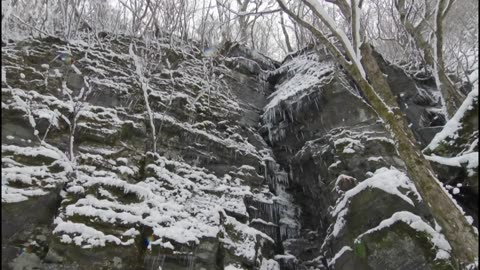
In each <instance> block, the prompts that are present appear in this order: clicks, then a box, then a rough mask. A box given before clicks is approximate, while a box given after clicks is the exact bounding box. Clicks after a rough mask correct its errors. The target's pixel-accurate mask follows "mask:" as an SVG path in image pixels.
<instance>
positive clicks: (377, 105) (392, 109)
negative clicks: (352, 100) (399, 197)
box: [277, 0, 478, 266]
mask: <svg viewBox="0 0 480 270" xmlns="http://www.w3.org/2000/svg"><path fill="white" fill-rule="evenodd" d="M302 2H303V3H305V4H306V5H307V6H309V8H310V9H311V10H312V11H314V14H315V15H317V17H318V18H319V19H321V20H322V22H323V23H325V24H326V25H327V26H328V27H329V29H330V30H331V32H332V34H333V35H334V36H335V37H337V38H338V39H339V41H340V43H341V44H340V45H342V47H343V48H344V49H345V50H346V52H345V53H346V54H347V56H348V59H349V60H347V58H346V56H345V55H344V53H343V52H341V51H340V50H339V48H338V47H337V46H336V45H334V44H333V43H332V41H331V40H329V39H328V37H327V36H326V35H325V34H324V33H323V32H322V31H320V30H318V29H317V28H315V26H313V25H312V24H310V23H308V22H306V21H305V20H303V19H302V18H300V17H299V16H298V15H297V14H295V13H294V12H292V11H291V10H290V9H288V8H287V6H286V3H285V2H284V0H277V3H278V4H279V6H280V7H281V8H282V10H283V11H284V12H285V13H287V14H288V15H289V16H290V17H291V18H293V19H294V20H295V21H297V22H298V23H299V24H300V25H301V26H303V27H305V28H306V29H308V30H309V31H310V32H312V34H314V35H315V36H316V37H317V38H318V39H319V40H320V42H321V43H323V44H324V45H325V46H326V48H327V49H328V51H329V52H330V53H331V54H332V55H333V56H334V57H335V59H336V60H337V61H338V62H339V63H340V64H341V65H342V66H343V67H344V69H345V70H346V71H347V73H348V74H349V75H350V76H351V77H352V78H353V80H354V81H355V82H356V84H357V85H358V86H359V87H360V89H361V90H362V91H363V93H364V94H365V97H366V99H367V101H368V102H369V103H370V105H371V106H372V108H373V109H374V110H375V111H376V112H377V114H378V116H379V117H380V118H381V119H382V120H383V122H384V125H385V126H386V127H387V129H388V130H389V131H390V132H391V133H392V136H393V138H394V140H395V142H396V148H397V150H398V153H399V156H400V157H401V158H402V160H403V161H404V162H405V165H406V167H407V171H408V175H409V176H410V178H411V179H412V180H413V182H414V183H415V186H416V188H417V189H418V191H419V193H420V195H421V196H422V198H423V199H424V200H425V202H426V204H427V206H428V207H429V208H430V211H431V213H432V215H433V217H434V218H435V220H436V221H437V222H438V224H440V226H441V227H442V229H443V233H444V234H445V236H446V238H447V240H448V241H449V243H450V245H451V246H452V253H453V256H454V258H453V259H454V260H455V261H457V262H458V264H460V265H462V266H466V265H468V264H471V263H475V262H477V263H478V259H477V258H478V234H477V233H476V232H475V231H474V228H473V227H472V226H471V225H470V224H469V223H468V221H467V220H466V218H465V216H464V215H463V213H462V212H461V211H460V209H459V208H457V206H456V205H455V203H454V202H453V201H452V199H450V197H449V196H448V194H447V193H446V191H445V190H444V189H443V188H442V187H441V184H440V183H439V181H438V180H437V179H436V177H435V176H434V174H433V170H432V167H431V165H430V163H429V162H428V161H427V160H426V159H425V157H424V156H423V154H422V152H421V151H420V148H419V147H418V144H417V142H416V140H415V137H414V136H413V133H412V130H411V129H410V128H409V127H408V123H407V120H406V117H405V116H404V115H403V114H402V112H401V111H400V108H399V106H398V103H397V102H396V100H395V98H394V97H393V94H392V91H391V89H390V87H389V85H388V82H387V81H386V80H385V78H384V74H383V73H382V72H381V71H380V69H379V67H378V64H377V62H376V60H375V58H374V57H373V55H372V48H371V47H370V45H369V44H366V43H364V44H362V46H361V53H360V54H359V55H355V52H353V50H354V49H353V48H352V47H353V46H352V44H347V42H348V41H347V40H346V37H345V35H344V34H341V33H340V32H336V30H335V26H334V25H332V24H331V20H329V19H328V18H326V17H325V14H322V12H320V11H319V10H317V7H316V6H314V4H315V3H316V2H313V1H310V0H303V1H302ZM351 3H352V4H351V6H354V4H355V5H356V4H358V2H357V1H355V0H352V1H351ZM351 14H352V16H353V15H354V14H356V13H353V12H352V13H351ZM357 15H358V14H357ZM355 19H357V18H355ZM353 30H355V29H353ZM355 51H356V50H355ZM360 58H361V59H362V61H361V63H359V62H358V59H360ZM352 60H354V61H352ZM363 71H365V73H366V74H364V72H363ZM366 78H369V80H370V81H367V79H366Z"/></svg>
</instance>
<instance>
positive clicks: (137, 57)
mask: <svg viewBox="0 0 480 270" xmlns="http://www.w3.org/2000/svg"><path fill="white" fill-rule="evenodd" d="M72 59H73V60H74V61H72ZM378 59H379V61H380V62H381V63H382V70H383V72H384V73H385V74H386V76H388V79H389V83H390V84H391V87H392V89H393V90H394V91H395V95H396V96H397V97H398V101H399V104H400V105H401V107H402V109H403V110H404V112H405V113H406V116H407V118H408V119H409V121H411V123H412V128H413V130H414V131H415V134H416V136H417V138H418V140H419V142H421V143H422V144H423V146H426V145H427V144H428V143H429V142H430V141H431V140H432V137H433V136H434V135H435V134H436V133H437V132H438V130H439V127H441V126H442V125H444V124H445V120H444V119H442V118H441V113H440V112H439V111H440V106H439V102H438V93H437V90H436V89H435V87H434V85H432V83H431V82H430V81H428V80H418V79H413V78H412V76H410V75H408V74H405V73H404V72H403V71H402V70H401V69H400V68H397V67H394V66H391V65H388V64H387V63H386V62H384V61H383V60H382V59H381V57H380V56H378ZM472 92H474V91H472ZM476 93H477V96H478V89H477V92H476ZM361 95H362V93H360V92H359V91H358V90H357V89H356V87H355V86H354V85H353V83H352V82H351V80H350V79H349V78H348V77H347V76H346V75H345V74H344V73H343V72H342V70H341V68H340V67H339V66H338V65H337V64H336V63H335V62H334V61H333V60H332V59H331V58H330V57H329V56H328V54H326V53H325V52H323V51H313V50H305V51H302V52H299V53H298V54H297V55H292V56H290V57H288V58H287V59H286V60H285V61H284V62H283V63H277V62H275V61H272V60H270V59H268V58H266V57H264V56H262V55H260V54H258V53H256V52H254V51H251V50H249V49H247V48H244V47H242V46H239V45H238V44H226V45H225V46H224V47H222V48H218V49H215V50H213V51H212V50H210V51H202V50H200V49H199V48H198V47H197V46H196V45H195V44H194V43H191V44H185V43H181V42H180V43H176V42H174V41H173V42H172V40H171V39H169V40H160V41H155V42H144V41H140V40H134V39H130V38H126V37H110V36H108V35H105V36H103V38H102V42H101V43H97V42H93V41H91V40H88V39H85V40H84V41H74V42H73V41H72V42H70V43H65V42H63V41H61V40H58V39H55V38H47V39H44V40H26V41H23V42H18V43H9V44H5V45H4V46H2V253H3V254H2V269H164V270H165V269H199V270H200V269H228V270H233V269H262V270H276V269H453V268H452V265H451V258H450V245H449V244H448V242H447V241H446V240H445V238H444V237H443V235H442V234H441V232H439V230H438V228H437V226H435V221H434V219H433V218H432V217H431V215H430V213H429V211H428V208H427V207H426V206H425V204H424V201H423V200H422V198H421V196H420V195H419V194H418V192H417V191H416V189H415V185H414V184H413V182H412V180H411V179H409V178H408V176H407V175H406V171H405V167H404V164H403V162H402V160H401V159H400V158H399V157H398V155H397V153H396V150H395V145H394V142H393V140H392V139H391V137H390V134H389V132H388V131H387V130H386V129H385V128H384V126H383V125H382V123H381V122H379V121H378V117H377V116H376V114H375V112H374V111H373V110H372V109H371V108H370V106H369V105H368V104H367V103H366V102H364V101H363V99H362V97H361ZM475 98H476V97H472V100H473V101H475V102H476V103H472V104H473V105H472V106H471V108H474V109H476V110H478V98H477V99H475ZM467 111H469V112H470V111H471V110H470V109H468V110H467ZM459 118H461V117H459ZM462 119H463V118H462ZM471 121H473V122H475V121H477V122H478V120H471ZM459 122H462V123H465V121H461V120H459ZM473 122H472V123H473ZM477 122H475V123H477ZM470 126H471V130H473V131H474V130H476V132H477V134H478V124H477V125H474V124H471V125H470ZM470 126H469V127H470ZM458 130H464V131H465V130H467V128H463V129H462V128H460V129H458ZM473 131H466V133H467V135H465V136H460V137H461V138H464V139H465V141H462V142H459V143H458V147H457V148H452V147H449V148H448V147H447V148H448V149H450V150H449V151H450V152H449V153H451V155H450V157H455V156H458V154H459V153H460V154H461V153H463V152H465V151H463V152H461V150H459V149H460V148H461V149H463V150H465V147H467V146H468V147H470V148H471V149H470V148H468V147H467V148H468V149H467V150H469V149H470V150H471V151H470V152H469V153H471V152H472V151H476V152H477V153H478V147H477V146H476V144H474V142H473V141H472V140H473V139H472V138H473V137H472V136H470V135H468V134H471V133H472V132H473ZM464 133H465V132H464ZM447 137H448V136H447ZM457 137H458V136H457ZM467 137H468V138H467ZM435 140H441V139H435ZM455 141H458V140H455ZM444 148H445V147H444ZM155 150H156V151H155ZM436 151H440V150H436ZM429 154H430V153H429ZM440 154H443V152H442V153H440ZM444 163H445V162H443V163H441V164H440V165H439V169H438V170H439V171H442V170H447V171H448V175H454V176H452V177H450V178H452V179H454V180H452V179H450V178H449V179H450V180H448V181H450V182H448V183H447V184H450V186H451V185H452V183H453V182H455V184H457V183H462V184H463V186H464V188H465V190H469V191H470V190H475V189H476V193H475V192H474V195H470V196H471V197H472V198H476V199H477V200H478V173H477V172H478V158H477V163H476V165H475V164H472V162H470V163H468V162H467V163H466V165H465V166H463V167H462V166H460V167H456V166H453V167H454V168H456V169H453V171H452V169H451V168H450V167H452V166H450V167H448V166H447V167H448V168H450V169H446V168H447V167H445V164H444ZM462 164H464V163H462ZM466 170H470V171H472V172H466V173H468V177H469V178H468V179H469V180H468V181H467V180H465V181H464V180H463V179H464V178H465V177H463V178H462V175H464V174H462V173H464V171H466ZM442 180H444V179H442ZM446 181H447V180H446ZM462 181H463V182H462ZM467 193H468V192H459V193H455V195H456V196H460V195H462V194H467ZM468 194H470V193H468ZM459 201H460V203H462V206H464V208H465V209H466V211H467V214H468V215H472V216H473V217H474V218H475V221H476V219H477V216H476V213H477V212H478V208H475V207H473V206H472V205H471V204H469V203H463V202H462V201H461V200H459ZM466 205H467V206H468V207H465V206H466ZM472 219H473V218H472Z"/></svg>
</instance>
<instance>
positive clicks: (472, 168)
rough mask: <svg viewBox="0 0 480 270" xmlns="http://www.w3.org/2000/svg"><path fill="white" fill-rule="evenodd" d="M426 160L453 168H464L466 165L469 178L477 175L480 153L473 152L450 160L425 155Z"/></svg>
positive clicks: (433, 155)
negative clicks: (479, 154) (479, 155)
mask: <svg viewBox="0 0 480 270" xmlns="http://www.w3.org/2000/svg"><path fill="white" fill-rule="evenodd" d="M425 158H426V159H428V160H430V161H433V162H436V163H439V164H444V165H447V166H453V167H463V166H462V164H465V165H466V166H465V167H466V168H467V169H468V174H469V176H472V175H473V174H475V173H476V169H477V168H478V152H471V153H468V154H465V155H462V156H458V157H450V158H448V157H441V156H437V155H435V154H432V155H431V156H429V155H425Z"/></svg>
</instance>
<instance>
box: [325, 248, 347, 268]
mask: <svg viewBox="0 0 480 270" xmlns="http://www.w3.org/2000/svg"><path fill="white" fill-rule="evenodd" d="M347 251H353V249H352V248H351V247H349V246H343V247H342V248H341V249H340V250H339V251H338V252H337V253H336V254H335V256H333V258H332V259H331V260H328V266H329V267H331V266H332V265H335V262H336V261H337V260H338V259H339V258H340V257H342V255H343V254H345V252H347Z"/></svg>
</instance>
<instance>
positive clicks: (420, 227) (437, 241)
mask: <svg viewBox="0 0 480 270" xmlns="http://www.w3.org/2000/svg"><path fill="white" fill-rule="evenodd" d="M398 221H402V222H404V223H406V224H408V225H409V226H410V227H411V228H413V229H414V230H416V231H419V232H424V233H427V234H428V235H429V240H430V241H431V243H432V244H433V246H434V247H435V249H436V250H437V255H436V257H435V259H440V260H444V259H448V258H450V252H451V250H452V248H451V246H450V244H449V243H448V242H447V240H446V239H445V237H444V236H443V234H441V233H439V232H437V231H436V230H435V229H433V228H432V227H431V226H430V225H428V224H427V223H426V222H425V221H423V220H422V218H421V217H419V216H417V215H415V214H412V213H410V212H408V211H400V212H396V213H394V214H393V215H392V216H391V217H390V218H388V219H385V220H383V221H382V222H380V224H378V225H377V226H376V227H374V228H372V229H369V230H368V231H366V232H364V233H362V234H360V235H359V236H358V237H357V239H360V238H362V236H364V235H366V234H370V233H373V232H376V231H380V230H382V229H384V228H387V227H390V226H392V225H393V224H395V223H396V222H398Z"/></svg>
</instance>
